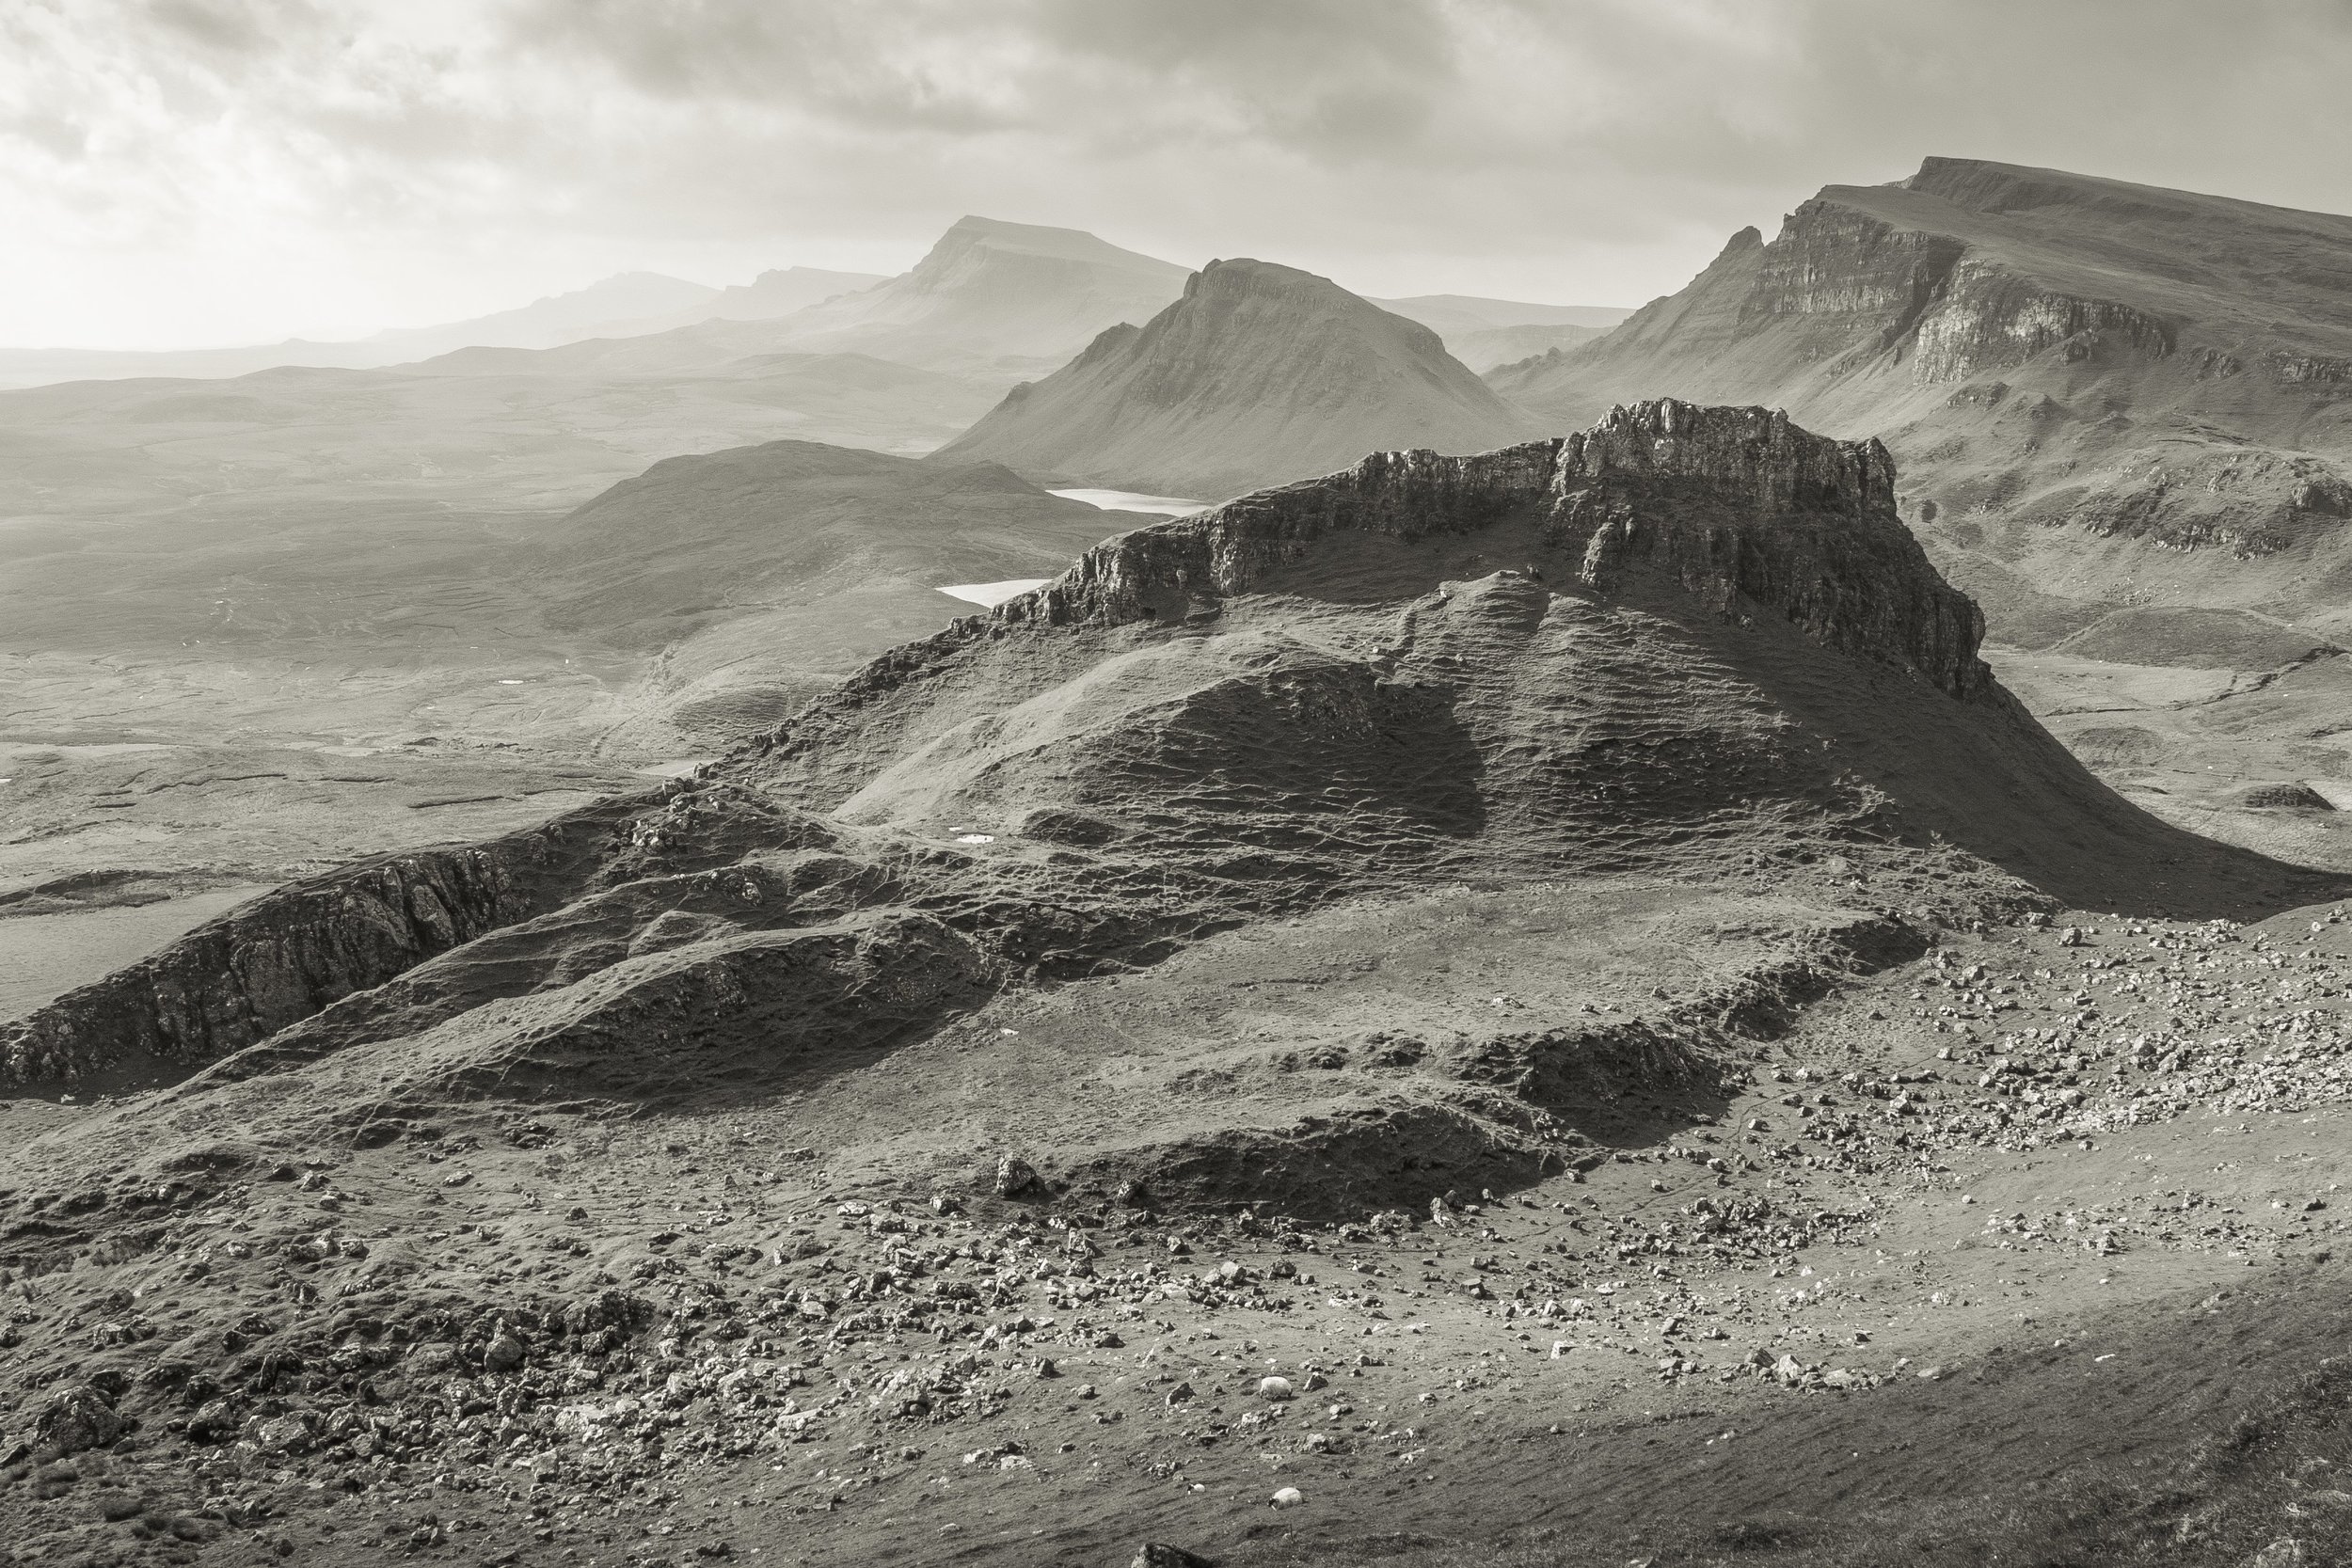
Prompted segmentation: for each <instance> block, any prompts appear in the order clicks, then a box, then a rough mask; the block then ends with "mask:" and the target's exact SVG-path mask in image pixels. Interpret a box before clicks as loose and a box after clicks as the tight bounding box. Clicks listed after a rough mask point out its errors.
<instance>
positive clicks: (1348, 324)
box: [935, 257, 1534, 499]
mask: <svg viewBox="0 0 2352 1568" xmlns="http://www.w3.org/2000/svg"><path fill="white" fill-rule="evenodd" d="M1533 433H1534V427H1533V425H1532V424H1531V423H1530V421H1529V420H1527V419H1526V418H1525V416H1523V415H1522V414H1520V412H1519V411H1518V410H1517V409H1516V408H1514V407H1512V406H1511V405H1510V404H1507V403H1505V402H1504V401H1503V400H1502V398H1501V397H1499V396H1497V395H1496V394H1495V392H1494V391H1493V390H1492V389H1491V388H1488V387H1487V386H1486V384H1485V383H1483V382H1481V381H1480V380H1479V379H1478V378H1477V377H1476V376H1475V375H1473V374H1472V373H1471V372H1470V370H1469V368H1468V367H1466V366H1465V365H1463V364H1462V363H1461V362H1460V361H1459V360H1457V359H1455V358H1454V356H1452V355H1450V354H1448V353H1447V352H1446V349H1445V344H1444V343H1443V341H1441V340H1440V339H1439V338H1438V334H1437V333H1436V332H1434V331H1432V330H1430V329H1429V328H1428V327H1426V326H1423V325H1421V324H1420V323H1419V322H1416V321H1412V320H1410V319H1408V318H1406V317H1404V316H1400V315H1396V314H1394V313H1393V312H1391V311H1388V310H1383V309H1380V308H1379V307H1378V306H1376V305H1375V304H1373V303H1372V302H1371V301H1369V300H1366V299H1363V298H1360V297H1359V296H1358V295H1356V294H1352V293H1348V292H1347V291H1346V290H1345V289H1343V288H1341V287H1340V286H1339V285H1338V284H1336V283H1334V282H1332V281H1331V280H1330V279H1329V278H1327V277H1319V276H1318V275H1316V274H1314V273H1311V272H1305V271H1302V270H1300V269H1299V268H1296V267H1286V266H1283V265H1281V264H1279V262H1274V261H1258V260H1256V259H1255V258H1252V257H1232V258H1227V259H1220V260H1218V261H1211V262H1210V263H1209V264H1208V265H1207V266H1205V267H1202V268H1201V269H1200V271H1199V272H1197V273H1195V274H1193V275H1192V276H1191V277H1189V278H1187V279H1186V280H1185V283H1184V294H1183V297H1181V298H1180V299H1178V300H1177V301H1176V302H1175V303H1174V304H1173V305H1170V306H1168V308H1167V309H1164V310H1162V311H1160V312H1159V313H1158V314H1156V315H1154V316H1153V317H1152V319H1151V321H1150V322H1148V323H1147V324H1145V325H1143V326H1142V327H1140V328H1138V327H1136V326H1134V325H1127V324H1122V325H1119V326H1116V327H1113V328H1111V329H1110V330H1108V331H1106V332H1104V333H1102V334H1101V335H1100V336H1098V337H1097V338H1096V339H1095V340H1094V341H1093V342H1091V343H1090V344H1089V345H1088V347H1087V349H1086V351H1085V352H1084V353H1082V354H1081V355H1079V356H1078V357H1077V358H1075V359H1073V360H1072V361H1071V362H1070V363H1069V364H1067V365H1064V366H1063V367H1062V368H1061V369H1060V370H1058V371H1057V372H1054V373H1053V374H1052V375H1050V376H1047V377H1046V378H1045V379H1044V380H1042V381H1040V382H1037V383H1034V384H1032V385H1029V386H1025V387H1023V388H1019V389H1017V390H1016V391H1015V392H1014V393H1013V394H1012V395H1010V396H1009V397H1007V398H1006V400H1005V401H1004V402H1003V403H1002V404H998V405H997V407H996V408H995V409H994V410H993V412H991V413H990V414H989V416H988V417H987V418H986V419H984V420H981V421H980V422H979V423H978V424H977V425H975V426H973V427H972V429H970V430H969V431H967V432H965V433H964V434H963V435H962V436H960V437H959V438H958V439H956V440H955V441H953V442H951V443H949V444H948V446H946V448H944V449H942V450H941V451H939V452H938V453H936V454H935V456H937V457H938V458H939V459H940V460H942V461H949V462H954V461H965V462H968V461H975V460H979V459H987V460H991V461H994V462H1000V463H1003V464H1005V465H1006V466H1007V467H1011V468H1013V469H1015V470H1016V471H1019V472H1024V473H1027V474H1029V475H1031V476H1032V477H1040V476H1050V477H1054V478H1057V479H1068V480H1071V481H1072V482H1073V483H1089V484H1104V485H1109V486H1113V487H1116V488H1120V489H1132V490H1141V491H1148V492H1152V493H1156V494H1161V495H1179V496H1181V495H1190V496H1198V497H1201V498H1204V499H1216V498H1217V497H1221V496H1230V495H1233V494H1237V493H1238V492H1240V491H1243V490H1247V489H1250V488H1253V487H1255V486H1258V485H1263V484H1274V483H1283V482H1286V481H1290V480H1295V479H1304V478H1307V477H1310V476H1311V475H1315V474H1322V473H1329V472H1331V471H1333V470H1334V469H1337V468H1341V467H1346V466H1347V465H1349V464H1351V463H1353V462H1355V461H1356V460H1357V459H1358V458H1359V457H1361V456H1363V455H1364V453H1366V452H1368V451H1387V450H1391V449H1395V448H1405V447H1432V448H1437V449H1440V450H1444V451H1483V450H1486V449H1487V448H1490V447H1497V446H1502V445H1503V444H1505V443H1507V442H1510V441H1513V440H1518V439H1521V438H1523V437H1524V436H1528V435H1531V434H1533Z"/></svg>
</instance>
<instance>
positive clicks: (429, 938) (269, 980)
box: [0, 797, 643, 1085]
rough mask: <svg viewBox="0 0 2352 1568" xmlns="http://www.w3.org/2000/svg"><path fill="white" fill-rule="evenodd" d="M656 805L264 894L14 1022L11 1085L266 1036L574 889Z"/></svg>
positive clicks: (214, 1051)
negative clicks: (619, 830)
mask: <svg viewBox="0 0 2352 1568" xmlns="http://www.w3.org/2000/svg"><path fill="white" fill-rule="evenodd" d="M642 803H643V802H642V801H641V800H638V799H637V798H633V797H623V798H620V799H616V800H609V801H605V802H601V803H599V804H597V805H595V806H591V807H587V808H584V809H582V810H580V811H577V812H572V813H569V814H567V815H565V816H560V817H557V818H555V819H554V820H553V821H550V822H548V823H547V824H545V825H543V826H541V827H538V828H533V829H530V830H527V831H525V832H519V833H512V834H509V835H508V836H506V837H504V838H501V839H493V840H491V841H489V842H488V843H485V844H479V845H471V846H461V847H449V848H435V849H422V850H418V851H415V852H413V853H408V854H400V855H385V856H380V857H377V858H375V859H373V860H369V861H365V862H362V863H359V864H358V865H355V866H351V867H347V868H344V869H342V870H338V871H333V872H328V873H326V874H325V875H322V876H318V877H313V878H310V879H306V880H304V881H300V882H295V883H293V884H291V885H289V886H287V887H284V888H280V889H278V891H277V892H275V893H271V894H267V895H263V896H262V897H260V898H257V899H254V900H253V901H252V902H251V903H249V904H246V905H244V906H242V907H240V908H238V909H236V910H234V911H230V913H228V914H226V915H223V916H222V917H220V918H219V919H217V920H215V921H211V922H208V923H207V924H205V925H203V926H200V927H198V928H197V929H196V930H194V931H192V932H190V933H189V934H188V935H187V936H185V937H183V938H182V939H181V940H180V941H178V942H173V943H172V944H171V945H169V946H167V947H166V948H164V949H163V950H162V951H160V952H158V953H156V954H154V955H153V956H151V957H150V958H142V959H140V960H139V961H138V962H136V963H135V964H132V965H130V966H128V967H126V968H123V969H119V970H117V971H116V972H115V973H114V974H109V975H107V976H106V977H105V978H104V979H103V980H100V981H98V982H97V983H95V984H93V985H89V986H85V987H83V988H82V989H80V990H75V991H72V992H69V993H68V994H67V995H65V996H62V997H60V998H58V999H57V1000H56V1002H53V1003H51V1004H49V1005H48V1006H44V1007H42V1008H40V1009H39V1010H38V1011H36V1012H34V1013H33V1014H31V1015H30V1016H29V1017H27V1018H24V1019H22V1020H19V1021H16V1022H11V1023H8V1024H6V1025H0V1083H7V1084H16V1085H24V1084H28V1083H42V1082H72V1083H81V1082H84V1081H86V1080H88V1079H90V1078H92V1077H94V1076H103V1075H104V1074H106V1073H108V1072H109V1071H112V1070H116V1069H127V1068H151V1067H152V1066H153V1065H155V1064H168V1065H174V1066H179V1067H188V1066H193V1065H196V1064H199V1063H203V1062H209V1061H212V1060H214V1059H215V1058H217V1057H220V1056H225V1055H227V1054H229V1053H231V1052H234V1051H238V1050H241V1049H243V1048H245V1047H246V1046H250V1045H253V1044H255V1043H257V1042H259V1041H261V1040H263V1039H266V1038H268V1037H270V1036H272V1035H274V1034H276V1033H277V1032H278V1031H279V1030H281V1029H283V1028H285V1027H287V1026H288V1025H290V1024H293V1023H295V1022H300V1021H301V1020H303V1019H307V1018H309V1017H310V1016H311V1015H313V1014H315V1013H316V1012H318V1011H319V1010H320V1009H321V1008H323V1007H325V1006H327V1005H329V1004H330V1003H333V1002H335V1001H337V1000H338V999H340V998H342V997H346V996H349V995H351V994H353V993H354V992H358V991H365V990H370V989H371V988H373V987H376V986H380V985H382V984H383V983H384V982H386V981H388V980H389V979H391V978H393V977H394V976H395V975H398V974H403V973H405V971H407V970H409V969H412V968H414V967H415V966H416V965H418V964H419V963H421V962H423V961H424V960H425V959H427V958H432V957H433V956H434V955H436V954H438V953H444V952H447V951H449V950H450V949H452V948H454V947H457V946H460V945H462V944H464V943H466V942H472V941H473V940H475V939H476V938H478V937H481V936H483V935H485V933H487V932H490V931H493V930H496V929H498V928H499V927H503V926H507V925H510V924H512V923H514V922H516V921H518V920H523V919H527V918H529V917H530V916H532V915H535V914H539V913H541V912H544V911H547V910H549V909H552V908H554V907H556V906H558V905H560V904H563V903H564V902H566V901H568V900H569V899H570V898H571V897H573V896H574V895H577V894H578V893H579V892H580V888H581V886H582V884H583V882H584V881H585V879H586V878H587V877H588V876H589V875H590V874H592V872H593V871H594V869H595V865H596V856H597V854H598V852H599V851H601V850H602V849H604V848H605V847H606V846H607V842H608V841H609V839H610V838H611V836H612V831H613V828H614V825H615V824H616V823H618V822H621V821H624V820H626V818H627V817H628V814H629V812H630V811H631V810H632V809H634V808H635V807H636V806H637V805H639V804H642Z"/></svg>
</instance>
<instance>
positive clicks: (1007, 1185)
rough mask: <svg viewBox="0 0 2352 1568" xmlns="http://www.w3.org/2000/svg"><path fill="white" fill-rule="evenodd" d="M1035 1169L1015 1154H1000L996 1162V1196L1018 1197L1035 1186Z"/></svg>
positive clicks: (1032, 1189)
mask: <svg viewBox="0 0 2352 1568" xmlns="http://www.w3.org/2000/svg"><path fill="white" fill-rule="evenodd" d="M1037 1184H1038V1181H1037V1171H1036V1170H1035V1169H1034V1168H1033V1167H1032V1166H1031V1165H1030V1164H1029V1163H1028V1162H1027V1161H1026V1160H1024V1159H1022V1158H1021V1157H1020V1156H1019V1155H1017V1154H1007V1155H1003V1156H1000V1157H999V1158H998V1159H997V1162H996V1196H998V1197H1019V1196H1021V1195H1022V1194H1024V1193H1027V1192H1033V1191H1035V1190H1036V1188H1037Z"/></svg>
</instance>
